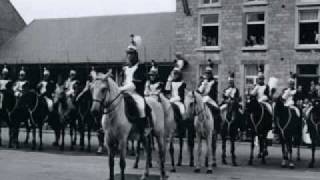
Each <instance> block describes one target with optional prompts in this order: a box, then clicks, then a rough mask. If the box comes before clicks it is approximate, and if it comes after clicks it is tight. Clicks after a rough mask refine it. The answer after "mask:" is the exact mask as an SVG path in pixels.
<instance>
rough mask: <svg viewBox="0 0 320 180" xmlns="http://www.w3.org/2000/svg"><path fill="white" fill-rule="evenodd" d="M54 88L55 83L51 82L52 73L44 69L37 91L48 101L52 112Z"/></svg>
mask: <svg viewBox="0 0 320 180" xmlns="http://www.w3.org/2000/svg"><path fill="white" fill-rule="evenodd" d="M54 88H55V86H54V82H53V81H52V80H50V71H49V70H48V69H47V68H43V77H42V80H41V81H40V82H39V83H38V85H37V91H38V93H39V94H40V96H42V97H43V98H44V99H45V100H46V102H47V105H48V109H49V111H50V112H52V111H53V100H52V94H53V92H54Z"/></svg>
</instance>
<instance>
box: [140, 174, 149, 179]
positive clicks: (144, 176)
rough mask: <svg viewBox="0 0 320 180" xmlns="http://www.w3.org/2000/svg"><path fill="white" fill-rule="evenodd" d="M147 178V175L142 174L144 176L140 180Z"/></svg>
mask: <svg viewBox="0 0 320 180" xmlns="http://www.w3.org/2000/svg"><path fill="white" fill-rule="evenodd" d="M148 176H149V175H147V174H144V175H142V176H141V178H140V180H146V179H147V177H148Z"/></svg>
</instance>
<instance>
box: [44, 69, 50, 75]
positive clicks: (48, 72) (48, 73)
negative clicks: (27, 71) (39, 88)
mask: <svg viewBox="0 0 320 180" xmlns="http://www.w3.org/2000/svg"><path fill="white" fill-rule="evenodd" d="M43 75H47V76H49V75H50V71H49V69H47V68H46V67H44V68H43Z"/></svg>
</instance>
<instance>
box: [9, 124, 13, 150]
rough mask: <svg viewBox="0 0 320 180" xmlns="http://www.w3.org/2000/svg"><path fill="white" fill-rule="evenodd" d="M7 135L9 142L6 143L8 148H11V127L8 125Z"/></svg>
mask: <svg viewBox="0 0 320 180" xmlns="http://www.w3.org/2000/svg"><path fill="white" fill-rule="evenodd" d="M8 135H9V143H8V148H12V138H13V137H12V127H11V126H10V125H9V132H8Z"/></svg>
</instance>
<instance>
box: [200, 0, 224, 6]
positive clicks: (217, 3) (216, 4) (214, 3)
mask: <svg viewBox="0 0 320 180" xmlns="http://www.w3.org/2000/svg"><path fill="white" fill-rule="evenodd" d="M221 1H222V0H218V2H212V0H210V3H208V4H204V3H203V0H199V8H206V7H221Z"/></svg>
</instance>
